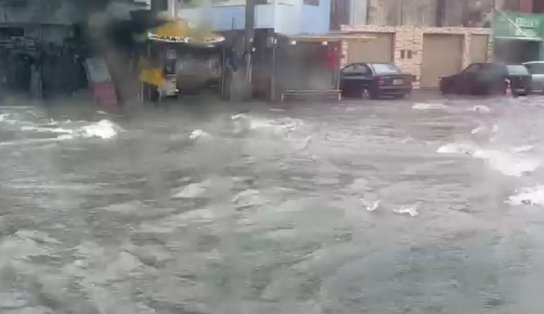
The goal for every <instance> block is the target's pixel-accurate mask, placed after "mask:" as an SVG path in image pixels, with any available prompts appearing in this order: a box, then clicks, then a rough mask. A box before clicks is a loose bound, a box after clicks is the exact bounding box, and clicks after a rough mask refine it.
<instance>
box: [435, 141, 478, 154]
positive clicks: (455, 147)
mask: <svg viewBox="0 0 544 314" xmlns="http://www.w3.org/2000/svg"><path fill="white" fill-rule="evenodd" d="M477 149H478V147H477V146H476V145H475V144H474V143H470V142H458V143H449V144H446V145H443V146H441V147H440V148H438V150H437V151H436V152H437V153H439V154H463V155H472V154H473V153H474V152H475V151H476V150H477Z"/></svg>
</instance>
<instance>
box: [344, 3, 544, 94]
mask: <svg viewBox="0 0 544 314" xmlns="http://www.w3.org/2000/svg"><path fill="white" fill-rule="evenodd" d="M339 1H340V0H339ZM352 2H354V3H355V4H354V3H351V4H350V7H352V8H353V7H358V6H359V7H363V9H360V10H361V12H365V13H364V14H366V16H364V17H361V16H359V17H358V18H355V19H354V18H353V17H350V23H349V24H348V25H343V26H342V27H341V29H342V31H344V32H347V33H351V34H361V35H364V36H373V37H374V38H375V39H374V40H373V41H370V42H364V43H357V42H345V43H344V45H343V60H342V61H343V64H347V63H353V62H394V63H396V64H397V65H398V66H399V67H400V68H401V69H402V70H404V71H406V72H408V73H411V74H414V75H415V76H416V78H417V80H416V82H415V86H416V88H417V87H421V88H436V87H437V86H438V84H439V79H440V77H442V76H447V75H451V74H454V73H457V72H459V71H461V70H462V69H463V68H464V67H466V66H467V65H468V64H470V63H472V62H485V61H490V60H492V59H493V58H496V59H499V60H503V61H510V62H522V61H528V59H535V58H538V56H540V55H542V53H541V52H538V51H542V49H540V50H539V48H540V47H541V46H542V44H541V42H542V36H534V37H533V38H521V37H523V36H521V35H520V38H506V37H505V36H502V37H500V36H496V35H494V31H493V28H492V26H493V25H494V24H496V21H497V18H496V17H497V16H498V15H499V14H503V12H511V11H514V12H516V11H517V12H522V15H521V16H519V15H515V17H514V18H508V19H506V22H505V24H509V25H517V24H516V23H517V22H516V20H515V19H516V18H517V21H519V23H521V24H520V25H521V26H522V28H523V27H528V26H527V25H531V27H534V28H535V29H538V30H540V29H544V26H543V25H544V23H540V22H539V23H536V22H532V21H534V19H531V18H525V16H526V14H531V13H540V12H543V11H544V0H476V1H475V0H352ZM352 14H353V12H352ZM506 14H508V13H506ZM524 14H525V15H524ZM503 20H504V19H503ZM522 24H523V25H522ZM524 29H525V28H524ZM523 34H525V32H523ZM518 39H519V40H518ZM499 51H502V53H499ZM445 60H448V61H447V62H444V61H445Z"/></svg>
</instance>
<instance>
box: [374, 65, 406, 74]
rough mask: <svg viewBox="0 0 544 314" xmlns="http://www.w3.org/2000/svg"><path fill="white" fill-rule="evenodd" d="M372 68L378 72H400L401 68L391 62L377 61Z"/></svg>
mask: <svg viewBox="0 0 544 314" xmlns="http://www.w3.org/2000/svg"><path fill="white" fill-rule="evenodd" d="M372 68H373V69H374V72H375V73H376V74H398V73H400V70H399V68H397V66H396V65H394V64H391V63H375V64H372Z"/></svg>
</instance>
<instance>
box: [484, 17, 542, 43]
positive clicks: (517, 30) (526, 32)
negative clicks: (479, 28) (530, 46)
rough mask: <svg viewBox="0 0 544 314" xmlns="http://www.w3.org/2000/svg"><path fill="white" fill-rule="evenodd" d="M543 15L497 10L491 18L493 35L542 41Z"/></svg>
mask: <svg viewBox="0 0 544 314" xmlns="http://www.w3.org/2000/svg"><path fill="white" fill-rule="evenodd" d="M543 33H544V17H543V16H541V15H536V14H522V13H513V12H497V13H496V14H495V18H494V20H493V36H494V37H495V38H504V39H520V40H531V41H542V37H543Z"/></svg>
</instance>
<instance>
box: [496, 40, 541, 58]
mask: <svg viewBox="0 0 544 314" xmlns="http://www.w3.org/2000/svg"><path fill="white" fill-rule="evenodd" d="M541 45H542V42H540V41H536V40H535V41H533V40H521V39H500V38H496V39H495V47H494V48H495V58H496V59H497V60H498V61H502V62H506V63H523V62H528V61H536V60H540V46H541Z"/></svg>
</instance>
